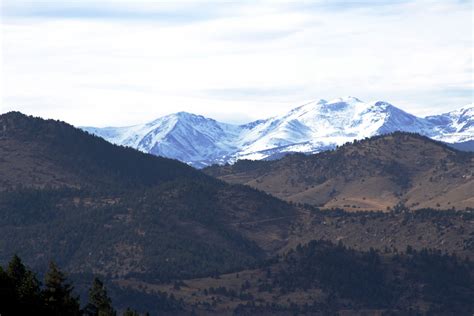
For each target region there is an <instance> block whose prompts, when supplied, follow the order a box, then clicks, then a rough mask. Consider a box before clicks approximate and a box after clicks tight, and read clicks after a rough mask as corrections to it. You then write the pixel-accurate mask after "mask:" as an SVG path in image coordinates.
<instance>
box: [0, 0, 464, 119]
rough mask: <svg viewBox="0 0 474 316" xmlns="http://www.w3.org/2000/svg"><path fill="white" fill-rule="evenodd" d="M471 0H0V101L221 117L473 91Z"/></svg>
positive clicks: (34, 110)
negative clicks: (352, 99) (322, 102)
mask: <svg viewBox="0 0 474 316" xmlns="http://www.w3.org/2000/svg"><path fill="white" fill-rule="evenodd" d="M472 9H473V8H472V4H471V2H470V1H449V0H445V1H420V0H419V1H396V0H395V1H337V0H336V1H318V0H315V1H238V2H237V1H232V2H228V1H214V2H209V1H207V2H203V1H151V0H150V1H125V0H123V1H120V0H116V1H87V0H84V1H23V0H3V1H2V21H1V27H2V71H1V80H2V83H1V87H2V90H1V99H2V100H1V105H0V106H1V107H2V108H1V112H5V111H9V110H20V111H23V112H25V113H28V114H34V115H39V116H43V117H51V118H57V119H62V120H66V121H68V122H71V123H73V124H76V125H97V126H105V125H128V124H134V123H141V122H145V121H149V120H152V119H154V118H155V117H158V116H161V115H165V114H169V113H172V112H177V111H188V112H194V113H198V114H203V115H206V116H210V117H213V118H216V119H219V120H222V121H227V122H239V123H240V122H246V121H250V120H253V119H258V118H264V117H268V116H273V115H277V114H280V113H283V112H285V111H287V110H289V109H291V108H293V107H295V106H298V105H300V104H303V103H306V102H308V101H310V100H314V99H320V98H324V99H333V98H337V97H340V96H348V95H352V96H356V97H358V98H360V99H362V100H365V101H375V100H385V101H389V102H391V103H393V104H395V105H396V106H398V107H400V108H402V109H404V110H407V111H409V112H411V113H414V114H417V115H420V116H423V115H429V114H435V113H441V112H446V111H450V110H453V109H457V108H459V107H461V106H463V105H466V104H469V103H472V102H473V57H472V56H473V36H472V35H473V34H472V26H473V25H472V23H473V16H472Z"/></svg>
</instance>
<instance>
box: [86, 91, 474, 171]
mask: <svg viewBox="0 0 474 316" xmlns="http://www.w3.org/2000/svg"><path fill="white" fill-rule="evenodd" d="M83 129H84V130H86V131H88V132H90V133H93V134H95V135H98V136H100V137H103V138H104V139H106V140H108V141H110V142H112V143H114V144H119V145H124V146H129V147H133V148H136V149H138V150H140V151H143V152H147V153H151V154H154V155H159V156H164V157H169V158H174V159H178V160H180V161H183V162H186V163H188V164H190V165H192V166H194V167H198V168H202V167H205V166H209V165H212V164H224V163H233V162H235V161H236V160H238V159H252V160H260V159H267V160H268V159H274V158H278V157H281V156H283V155H285V154H287V153H290V152H302V153H317V152H321V151H323V150H327V149H333V148H335V147H336V146H339V145H342V144H344V143H347V142H350V141H353V140H354V139H363V138H366V137H371V136H376V135H381V134H387V133H391V132H394V131H405V132H412V133H418V134H421V135H424V136H428V137H430V138H432V139H435V140H439V141H443V142H447V143H452V144H453V146H458V148H461V149H467V150H469V149H471V146H472V142H473V140H474V106H473V105H472V104H471V105H467V106H465V107H463V108H461V109H458V110H455V111H452V112H448V113H444V114H440V115H433V116H428V117H425V118H421V117H417V116H414V115H412V114H409V113H407V112H405V111H403V110H401V109H399V108H397V107H395V106H393V105H392V104H390V103H387V102H383V101H378V102H369V103H366V102H363V101H361V100H359V99H357V98H354V97H346V98H339V99H336V100H332V101H325V100H319V101H314V102H310V103H307V104H305V105H302V106H300V107H297V108H295V109H293V110H291V111H289V112H288V113H286V114H283V115H280V116H275V117H272V118H268V119H263V120H258V121H255V122H251V123H248V124H244V125H232V124H227V123H221V122H218V121H215V120H213V119H210V118H205V117H203V116H201V115H194V114H190V113H186V112H179V113H176V114H171V115H167V116H164V117H161V118H158V119H156V120H154V121H152V122H149V123H146V124H143V125H135V126H130V127H106V128H95V127H83Z"/></svg>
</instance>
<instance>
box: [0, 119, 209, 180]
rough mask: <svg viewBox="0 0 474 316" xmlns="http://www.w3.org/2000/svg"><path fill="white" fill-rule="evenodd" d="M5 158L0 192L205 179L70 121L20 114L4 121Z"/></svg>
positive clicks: (0, 148) (1, 149)
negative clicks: (81, 127)
mask: <svg viewBox="0 0 474 316" xmlns="http://www.w3.org/2000/svg"><path fill="white" fill-rule="evenodd" d="M0 153H1V156H0V157H1V158H0V159H1V160H0V173H1V175H2V177H1V179H0V189H2V188H3V189H5V188H11V187H13V186H26V187H39V188H41V187H46V186H49V187H65V186H67V187H74V188H85V187H93V188H94V189H97V188H101V189H104V188H123V187H136V186H150V185H156V184H159V183H163V182H165V181H170V180H175V179H177V178H187V179H197V180H202V179H204V178H205V176H204V175H203V174H202V173H200V172H198V171H196V170H195V169H193V168H191V167H189V166H187V165H185V164H183V163H180V162H178V161H176V160H172V159H166V158H162V157H156V156H152V155H147V154H144V153H141V152H139V151H137V150H134V149H131V148H126V147H119V146H115V145H112V144H110V143H108V142H106V141H105V140H103V139H102V138H99V137H96V136H92V135H90V134H88V133H86V132H84V131H82V130H79V129H76V128H74V127H73V126H71V125H69V124H66V123H64V122H60V121H54V120H43V119H40V118H35V117H31V116H30V117H29V116H26V115H23V114H21V113H19V112H10V113H6V114H3V115H1V116H0ZM207 181H209V180H207Z"/></svg>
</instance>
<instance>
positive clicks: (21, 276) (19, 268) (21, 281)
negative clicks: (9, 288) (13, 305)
mask: <svg viewBox="0 0 474 316" xmlns="http://www.w3.org/2000/svg"><path fill="white" fill-rule="evenodd" d="M6 275H7V276H8V277H9V278H10V280H11V283H12V284H13V287H14V291H15V296H16V299H17V301H18V303H19V304H21V306H22V310H35V308H36V307H38V306H40V304H41V299H40V298H41V295H40V282H39V281H38V279H37V278H36V276H35V274H34V273H33V272H32V271H30V270H28V269H27V268H26V267H25V265H24V264H23V262H22V261H21V259H20V257H18V256H17V255H14V256H13V258H12V259H11V261H10V262H9V264H8V267H7V271H6Z"/></svg>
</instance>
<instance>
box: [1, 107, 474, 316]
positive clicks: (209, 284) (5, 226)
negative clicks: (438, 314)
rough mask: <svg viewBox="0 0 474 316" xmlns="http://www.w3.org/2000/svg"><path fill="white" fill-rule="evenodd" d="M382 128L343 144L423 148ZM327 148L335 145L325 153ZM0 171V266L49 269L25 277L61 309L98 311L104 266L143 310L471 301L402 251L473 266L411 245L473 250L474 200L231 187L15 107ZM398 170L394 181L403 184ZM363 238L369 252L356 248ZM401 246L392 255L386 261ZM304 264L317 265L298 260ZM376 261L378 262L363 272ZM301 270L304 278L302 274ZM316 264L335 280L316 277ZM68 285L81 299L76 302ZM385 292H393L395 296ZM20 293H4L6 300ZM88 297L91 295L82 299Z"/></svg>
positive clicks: (452, 164) (319, 272) (425, 306)
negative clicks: (288, 193) (387, 207)
mask: <svg viewBox="0 0 474 316" xmlns="http://www.w3.org/2000/svg"><path fill="white" fill-rule="evenodd" d="M387 137H388V138H387V139H386V140H384V138H377V139H375V141H374V143H370V141H366V142H361V143H357V144H353V145H351V146H349V147H348V148H349V149H351V148H352V149H351V150H349V151H347V150H346V149H344V150H346V151H344V152H345V153H346V154H347V153H351V154H350V155H353V156H354V157H357V154H353V152H357V150H359V149H358V148H359V146H362V147H360V148H362V149H360V151H363V150H367V151H369V152H372V151H373V152H380V151H381V150H382V151H383V150H385V147H387V146H389V145H390V144H392V142H395V143H396V148H397V149H398V150H399V151H400V152H398V153H397V152H396V151H392V152H391V154H393V155H396V157H398V156H403V155H404V154H405V152H404V150H406V147H405V145H404V142H403V140H407V141H408V143H409V144H410V148H412V147H413V148H415V147H416V146H421V145H420V143H419V140H420V139H421V140H423V138H418V137H416V136H412V135H408V136H407V135H405V134H402V135H401V136H400V135H392V136H387ZM406 137H408V138H407V139H405V138H406ZM394 139H395V140H394ZM385 142H387V143H385ZM361 144H362V145H361ZM368 144H369V145H370V146H369V148H367V146H368ZM422 144H424V143H422ZM427 144H428V145H427ZM431 144H432V143H426V144H425V145H423V146H425V147H423V148H424V150H426V151H427V152H426V153H427V154H426V155H425V156H426V157H427V158H426V157H425V158H426V159H427V161H428V160H429V159H430V158H429V157H428V156H429V154H433V153H434V154H439V153H446V152H445V150H448V149H446V148H445V147H439V148H441V149H439V148H438V147H437V146H439V145H438V144H436V146H435V147H433V148H432V147H430V146H431ZM377 146H382V149H379V148H378V147H377ZM383 146H385V147H383ZM426 146H427V147H426ZM416 148H418V147H416ZM336 152H337V151H336ZM401 153H403V155H402V154H401ZM450 153H451V151H449V152H448V154H446V155H448V156H446V157H447V158H446V159H445V161H444V165H443V166H445V168H446V169H447V170H448V172H449V175H450V178H449V179H454V180H453V181H454V182H449V185H450V187H449V188H454V187H455V186H456V185H458V188H461V191H459V190H457V191H456V190H455V191H456V192H458V193H459V192H461V193H462V192H464V191H462V190H463V189H462V188H464V189H466V188H467V189H469V187H468V185H469V183H470V182H465V183H464V182H462V183H461V180H459V179H464V180H466V178H463V176H465V175H466V173H465V172H464V169H459V166H458V165H457V163H458V162H459V163H461V164H464V163H466V162H468V163H469V162H470V160H469V159H471V158H470V157H471V156H469V155H466V156H461V155H458V154H457V152H455V151H452V153H453V154H450ZM327 155H329V156H328V158H327V161H326V159H324V161H325V162H324V164H327V166H332V165H334V166H336V167H337V168H336V167H335V168H336V169H338V168H339V169H341V170H346V171H347V170H350V168H349V167H344V168H345V169H344V168H342V167H343V164H342V163H343V162H344V161H349V159H348V158H347V157H346V158H344V157H342V156H341V157H342V158H341V157H340V155H339V154H334V153H333V152H332V153H328V154H327ZM331 155H336V158H335V160H334V161H333V162H331V161H330V160H331V159H332V158H331V159H330V157H332V156H331ZM350 155H349V156H350ZM397 155H398V156H397ZM292 157H293V158H291V157H290V158H285V159H296V160H295V164H298V163H301V161H300V160H299V159H300V158H298V157H299V156H292ZM295 157H296V158H295ZM324 157H325V156H324ZM337 157H339V158H337ZM384 157H385V156H384ZM394 157H395V156H394ZM360 159H361V160H362V158H360ZM413 159H415V158H413ZM443 159H444V158H443ZM392 160H394V159H392ZM356 161H358V159H356ZM414 161H416V159H415V160H414ZM429 161H431V160H429ZM402 162H403V161H402ZM402 162H399V163H398V164H397V161H395V160H394V161H393V162H392V163H391V164H388V165H384V164H382V165H383V166H385V167H386V168H385V167H384V168H385V169H383V172H382V173H384V174H385V173H387V174H390V175H391V176H390V177H391V178H390V179H392V178H393V177H396V176H397V175H398V174H399V171H400V170H405V169H404V168H406V167H405V166H404V165H403V163H405V162H403V163H402ZM426 163H427V162H426ZM307 165H309V163H303V164H301V167H306V166H307ZM261 166H267V162H258V163H253V162H242V163H238V164H236V165H235V168H240V169H239V170H241V171H248V170H258V172H261V171H262V170H263V169H261V168H263V167H261ZM371 166H372V167H373V168H375V169H374V170H372V171H371V172H373V173H375V174H378V172H379V169H377V168H378V167H377V168H376V167H374V166H380V165H376V164H375V165H371ZM224 168H230V167H224ZM265 168H266V167H265ZM387 168H388V169H387ZM440 168H441V167H440ZM443 168H444V167H443ZM265 170H266V169H265ZM288 170H290V169H288ZM310 170H311V169H304V171H305V172H307V173H306V175H305V177H306V178H308V179H309V178H311V177H313V176H312V174H311V173H310ZM364 170H365V169H364ZM364 170H363V171H364ZM439 170H441V171H440V172H441V173H439V174H436V175H433V179H434V180H433V181H434V182H436V181H438V180H439V181H441V180H440V179H441V178H436V177H441V176H442V177H445V175H446V173H444V172H445V171H443V170H444V169H442V168H441V169H439ZM333 171H334V170H333ZM333 171H331V172H333ZM328 172H329V171H328ZM334 172H336V171H334ZM357 172H362V171H357ZM364 172H368V171H367V170H365V171H364ZM0 175H1V177H0V235H1V236H2V237H1V238H0V263H1V264H3V265H6V264H7V262H8V260H10V258H11V257H12V255H13V254H16V253H17V254H18V255H19V256H20V257H21V258H22V259H23V260H24V261H25V262H26V263H27V264H28V265H29V266H31V267H32V269H33V270H34V271H37V273H38V275H44V274H45V273H47V271H50V273H48V275H49V276H48V277H47V278H41V279H44V280H45V282H44V284H43V285H39V284H38V282H37V281H35V280H36V279H35V277H34V275H33V274H32V273H30V272H28V273H26V272H25V273H24V275H25V278H26V279H25V280H30V281H28V282H29V283H28V284H29V285H28V286H26V288H30V287H32V285H31V284H37V285H35V286H33V288H35V289H36V290H35V291H36V292H35V293H43V294H41V295H40V297H41V299H40V301H38V302H36V303H35V304H40V305H41V304H43V303H44V301H42V300H43V298H42V297H43V296H44V295H46V294H44V293H50V294H51V295H52V296H54V295H56V294H57V293H62V294H61V295H62V296H61V298H53V299H52V301H55V302H57V301H61V302H67V304H66V303H64V304H65V306H62V305H61V306H62V307H61V308H66V307H67V308H71V310H73V309H74V310H76V308H77V306H78V305H77V304H79V303H81V304H80V306H82V309H83V310H84V311H88V312H89V313H90V314H94V313H95V312H94V311H95V309H94V308H96V307H97V306H99V305H101V304H102V303H104V304H105V305H107V304H108V305H110V304H109V303H107V302H109V301H108V299H104V300H102V303H99V301H97V300H96V299H95V297H104V295H103V294H104V292H103V289H104V287H103V284H102V283H101V282H100V281H98V280H96V281H93V280H94V278H95V277H100V279H101V280H103V281H104V283H105V284H107V288H108V295H109V296H110V297H111V298H112V300H113V302H114V304H116V306H115V307H116V308H117V309H119V310H121V311H124V310H125V309H126V308H127V307H128V306H132V307H134V308H137V309H138V310H139V311H140V312H144V311H150V312H151V313H152V314H155V313H171V314H176V313H182V314H186V313H188V314H189V313H191V312H192V311H193V310H194V311H195V312H196V313H198V314H206V313H210V314H212V313H223V312H225V313H232V312H233V311H234V310H235V311H236V312H242V313H245V312H250V313H253V314H261V313H262V312H266V313H274V312H276V311H280V312H281V313H283V314H287V313H290V314H291V313H293V312H298V311H299V312H303V311H307V312H308V313H315V311H317V310H318V311H330V312H335V311H343V310H349V311H352V312H354V311H355V310H360V309H369V310H371V311H374V310H376V309H382V310H390V311H398V310H401V308H402V307H401V304H402V303H403V304H406V305H404V306H405V307H406V309H408V308H410V307H411V308H413V309H419V310H422V311H428V310H434V311H435V310H439V311H441V310H449V311H453V312H457V313H460V314H462V313H464V312H465V311H467V310H468V309H469V308H471V305H469V304H465V298H466V295H471V296H472V288H470V287H466V286H465V284H461V283H456V282H454V281H453V282H454V283H453V284H454V285H455V286H456V288H453V287H451V285H450V282H451V281H449V282H448V281H446V282H447V283H449V284H447V283H446V282H445V281H443V282H444V283H443V282H441V283H440V284H442V285H443V286H445V287H446V291H447V292H443V293H444V296H446V297H448V296H449V295H450V293H454V294H453V295H456V297H458V298H459V300H453V301H452V304H451V305H450V303H449V302H448V301H446V300H442V299H438V300H436V299H435V298H433V297H432V296H429V295H428V294H426V293H425V292H424V290H425V288H427V289H429V288H430V286H432V288H433V289H438V288H437V286H438V285H436V284H435V283H433V282H434V281H432V280H428V281H427V280H426V279H421V280H419V279H416V278H410V277H408V275H411V274H410V273H412V272H413V271H414V272H413V273H415V272H416V271H418V270H416V268H407V267H405V265H408V266H410V267H411V266H413V265H417V264H418V263H419V261H416V262H415V261H413V262H412V261H410V260H411V259H410V258H415V257H416V258H418V256H419V255H420V254H421V253H426V254H427V256H428V257H429V258H431V259H429V260H428V261H429V262H430V264H431V263H432V261H435V259H436V260H438V259H439V260H441V261H442V262H444V263H443V265H442V266H440V267H438V268H439V269H438V268H436V269H435V270H427V271H428V275H432V276H433V275H436V274H441V275H442V279H443V280H445V279H444V278H447V277H448V276H445V275H444V274H451V275H455V274H453V273H452V270H450V269H451V268H452V267H455V268H456V269H457V268H459V269H460V271H461V272H460V273H463V274H461V276H459V278H460V279H461V278H462V279H465V278H467V275H471V274H472V265H471V264H470V263H464V261H463V259H458V258H456V257H454V256H444V254H438V253H437V252H436V251H432V252H430V251H427V250H425V251H424V252H422V251H421V249H423V248H437V249H441V250H443V253H444V251H448V252H449V253H455V254H456V256H458V257H459V258H464V257H465V256H467V257H471V258H472V253H473V247H474V239H473V238H474V227H473V225H472V214H471V212H470V211H463V212H455V211H448V212H436V211H433V210H424V211H419V212H415V213H412V212H411V211H409V210H406V208H405V206H404V205H403V204H402V203H400V204H398V205H397V207H393V208H392V209H391V211H390V212H388V213H382V212H377V213H363V212H357V213H347V212H345V211H342V210H339V211H337V210H333V211H332V212H327V211H320V210H318V209H317V208H316V207H314V206H311V205H302V204H289V203H287V202H284V201H282V200H279V199H277V198H274V197H272V196H271V195H269V194H267V193H264V192H262V191H258V190H255V189H252V188H250V187H248V186H244V185H241V184H234V185H231V184H227V183H226V182H223V181H221V180H218V179H215V178H213V177H211V176H208V175H206V174H204V173H202V172H200V171H197V170H195V169H193V168H190V167H189V166H186V165H184V164H182V163H180V162H177V161H173V160H169V159H165V158H159V157H155V156H151V155H146V154H143V153H140V152H137V151H135V150H132V149H129V148H124V147H119V146H114V145H111V144H109V143H107V142H105V141H104V140H102V139H100V138H98V137H95V136H92V135H89V134H87V133H85V132H83V131H80V130H78V129H75V128H74V127H72V126H70V125H68V124H65V123H62V122H57V121H51V120H48V121H45V120H42V119H38V118H32V117H27V116H24V115H22V114H20V113H8V114H5V115H1V116H0ZM283 175H285V173H283ZM299 175H301V174H299ZM453 175H454V176H453ZM336 178H337V177H336ZM311 179H312V178H311ZM403 179H404V178H403V177H400V179H398V180H397V181H398V182H396V185H397V186H400V187H402V186H403V185H405V184H404V183H405V182H404V180H403ZM420 179H421V178H420ZM443 179H444V178H443ZM326 180H327V179H326ZM464 180H462V181H464ZM288 181H289V183H293V185H294V187H295V188H299V186H300V182H299V181H300V180H299V179H297V178H291V177H289V178H288ZM291 181H293V182H291ZM308 181H309V180H308ZM321 181H322V180H321ZM366 181H369V180H368V179H366ZM390 181H392V180H390ZM443 181H444V180H443ZM450 181H451V180H450ZM466 181H467V180H466ZM364 183H366V182H364ZM466 183H467V184H466ZM459 184H462V185H466V187H462V185H459ZM305 185H306V184H305ZM362 187H363V186H362ZM421 187H423V186H421ZM421 187H420V188H421ZM351 192H354V191H351ZM359 193H360V192H359ZM461 193H459V194H461ZM334 194H335V195H337V194H336V193H334ZM463 194H464V193H463ZM360 198H361V200H363V198H364V196H363V195H360ZM341 199H342V197H341ZM368 199H369V197H367V199H366V200H368ZM364 201H365V200H364ZM344 203H351V202H347V201H345V202H344ZM351 204H352V203H351ZM448 208H451V207H448ZM354 210H359V209H358V208H357V207H356V208H355V209H354ZM313 239H317V240H320V239H324V240H328V241H333V242H337V241H342V242H343V243H344V245H346V246H350V247H352V248H354V249H357V250H349V249H345V248H343V247H341V246H334V245H333V244H330V243H319V242H317V243H316V244H313V243H310V244H309V245H308V246H299V247H297V245H298V244H304V243H308V242H310V241H311V240H313ZM314 245H316V246H314ZM407 245H409V246H410V247H411V248H410V249H411V250H410V254H403V255H401V254H397V253H398V250H397V249H405V248H406V246H407ZM311 247H312V248H311ZM370 247H373V248H375V249H377V251H378V253H376V252H375V251H371V252H368V253H365V252H364V251H366V252H367V251H369V249H370ZM292 249H296V250H292ZM398 256H401V257H403V258H402V259H400V260H402V261H396V260H395V259H393V258H398ZM374 258H378V259H374ZM440 258H441V259H440ZM326 259H327V260H328V261H325V260H326ZM51 260H54V261H55V262H57V264H58V266H59V267H61V268H62V269H64V271H67V273H68V276H69V278H70V280H71V282H73V283H74V284H75V288H76V289H75V290H72V287H71V286H70V285H68V284H71V283H70V282H69V281H67V280H66V279H64V275H63V274H62V272H60V271H59V269H58V268H57V267H55V266H52V267H51V266H49V262H50V261H51ZM371 260H372V261H371ZM394 260H395V261H394ZM397 260H398V259H397ZM403 260H405V261H403ZM417 260H418V259H417ZM430 260H431V261H430ZM305 262H307V263H305ZM339 262H340V263H339ZM349 265H351V266H350V267H348V266H349ZM310 267H312V268H314V269H315V270H314V271H313V270H307V269H309V268H310ZM436 267H437V266H436ZM331 269H336V270H334V271H333V270H331ZM337 269H339V270H337ZM374 269H375V270H374ZM410 269H411V270H410ZM342 270H344V271H345V270H347V271H346V272H343V271H342ZM372 270H373V272H374V273H369V272H368V271H372ZM51 271H52V272H51ZM394 271H399V272H397V273H399V276H400V280H399V281H397V282H399V283H400V284H397V283H396V282H395V281H394V280H395V277H394V275H395V274H394V273H395V272H394ZM407 271H408V272H409V271H412V272H410V273H408V272H407ZM402 272H403V273H402ZM405 272H407V273H408V274H405ZM307 273H309V276H311V277H304V275H305V274H307ZM336 274H338V275H340V276H336ZM415 274H416V273H415ZM326 275H330V276H331V277H330V278H328V279H324V276H326ZM303 278H304V280H302V279H303ZM2 280H3V281H5V282H6V283H3V284H6V289H7V290H5V291H4V292H6V293H9V294H8V295H14V293H17V292H16V291H17V290H13V289H14V288H16V285H15V286H13V287H8V286H9V285H8V284H12V283H11V282H12V281H11V278H10V276H8V272H7V273H6V274H5V273H3V274H2ZM9 280H10V281H9ZM292 280H301V282H300V281H297V282H296V281H295V282H293V281H292ZM446 280H449V279H446ZM456 280H457V279H456ZM3 281H2V282H3ZM92 282H93V283H92ZM394 282H395V283H394ZM91 283H92V284H93V286H92V289H91V290H90V291H89V289H90V284H91ZM356 283H361V289H360V290H359V291H355V284H356ZM376 283H380V284H376ZM426 284H427V285H428V287H426V286H425V285H426ZM454 285H453V286H454ZM54 286H61V291H59V292H56V291H49V290H48V288H51V287H54ZM362 288H363V289H362ZM4 289H5V288H4ZM413 289H418V292H416V291H415V290H413ZM458 290H459V291H460V292H459V291H458ZM38 291H39V292H38ZM48 291H49V292H48ZM76 291H77V295H80V296H81V297H82V298H86V297H89V299H88V300H87V301H83V302H79V301H78V300H77V299H76V296H75V295H76V294H75V293H76ZM433 291H434V290H433ZM53 292H54V293H56V294H54V293H53ZM395 293H397V294H399V295H400V297H401V298H400V299H401V300H402V301H397V300H395V299H394V298H393V297H394V295H395ZM430 293H431V292H430ZM448 294H449V295H448ZM15 295H16V294H15ZM172 295H173V296H172ZM463 295H464V296H463ZM106 296H107V295H106ZM64 297H67V299H63V298H64ZM405 297H413V300H408V299H405ZM17 299H20V298H18V297H17V298H13V297H12V300H11V302H18V300H17ZM21 299H23V298H21ZM15 300H16V301H15ZM90 302H96V303H92V304H93V306H91V305H87V304H88V303H90ZM28 304H29V303H28ZM28 304H27V305H28ZM55 304H56V303H55ZM38 306H39V305H38ZM41 306H43V305H41ZM54 306H56V305H54ZM94 306H95V307H94ZM405 307H403V308H405ZM41 308H43V307H41ZM45 308H46V307H45ZM48 308H49V307H48ZM51 308H53V307H51ZM54 308H56V307H54ZM54 308H53V309H54ZM64 313H66V312H64ZM64 313H63V314H64ZM68 313H69V312H68ZM133 313H134V312H133V311H129V314H130V315H133ZM69 314H74V313H72V312H71V313H69Z"/></svg>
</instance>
